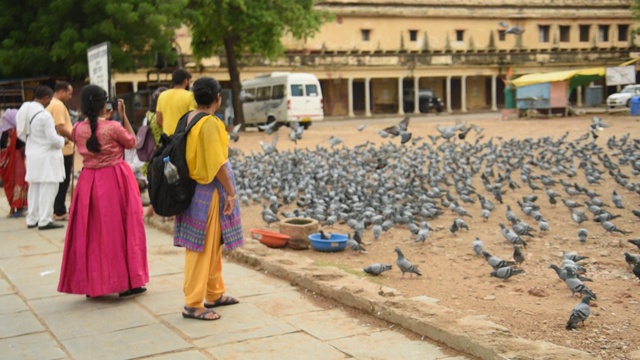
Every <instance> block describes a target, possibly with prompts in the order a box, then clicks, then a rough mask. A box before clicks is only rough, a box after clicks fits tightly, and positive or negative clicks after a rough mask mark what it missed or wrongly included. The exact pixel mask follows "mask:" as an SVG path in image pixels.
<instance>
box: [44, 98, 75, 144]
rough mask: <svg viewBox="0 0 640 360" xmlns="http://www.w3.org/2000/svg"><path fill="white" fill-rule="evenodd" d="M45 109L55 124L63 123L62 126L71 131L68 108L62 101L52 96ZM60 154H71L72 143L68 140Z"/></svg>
mask: <svg viewBox="0 0 640 360" xmlns="http://www.w3.org/2000/svg"><path fill="white" fill-rule="evenodd" d="M47 111H48V112H50V113H51V116H53V123H54V124H55V126H58V125H64V127H65V128H66V129H67V130H68V131H69V133H71V131H72V130H73V126H72V125H71V117H70V116H69V110H67V107H66V106H65V105H64V103H63V102H62V101H60V100H58V99H56V98H52V99H51V102H50V103H49V106H47ZM62 155H65V156H66V155H73V143H72V142H69V143H68V144H67V145H65V146H64V147H63V148H62Z"/></svg>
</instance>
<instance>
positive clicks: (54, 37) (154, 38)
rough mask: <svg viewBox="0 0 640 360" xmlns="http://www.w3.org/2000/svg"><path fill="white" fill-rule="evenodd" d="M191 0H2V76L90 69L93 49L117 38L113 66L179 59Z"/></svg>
mask: <svg viewBox="0 0 640 360" xmlns="http://www.w3.org/2000/svg"><path fill="white" fill-rule="evenodd" d="M187 2H188V0H30V1H2V6H1V8H2V11H0V34H2V39H1V40H0V64H2V66H0V76H1V77H29V76H40V75H49V76H64V77H67V76H68V77H71V78H83V77H85V76H87V74H88V67H87V49H88V48H89V47H91V46H93V45H97V44H99V43H102V42H104V41H109V42H111V58H112V64H111V66H112V69H113V70H114V71H121V72H125V71H132V70H135V69H138V68H141V67H149V66H151V65H154V64H155V59H156V54H159V55H162V56H163V57H164V58H165V59H169V60H171V59H175V56H176V54H175V53H174V52H173V51H172V46H171V44H172V41H173V38H174V37H175V30H176V28H177V27H178V26H180V24H181V20H180V19H181V14H182V10H183V9H184V7H185V6H186V5H187Z"/></svg>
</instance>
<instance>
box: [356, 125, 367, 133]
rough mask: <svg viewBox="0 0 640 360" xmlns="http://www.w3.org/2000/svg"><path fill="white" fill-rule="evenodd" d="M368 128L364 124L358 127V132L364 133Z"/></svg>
mask: <svg viewBox="0 0 640 360" xmlns="http://www.w3.org/2000/svg"><path fill="white" fill-rule="evenodd" d="M366 127H367V125H365V124H362V125H360V126H358V131H360V132H362V130H364V129H365V128H366Z"/></svg>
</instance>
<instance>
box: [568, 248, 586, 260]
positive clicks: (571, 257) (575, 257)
mask: <svg viewBox="0 0 640 360" xmlns="http://www.w3.org/2000/svg"><path fill="white" fill-rule="evenodd" d="M562 258H563V259H569V260H572V261H574V262H578V261H581V260H585V259H588V258H589V257H588V256H582V255H578V254H577V253H576V252H568V251H564V250H563V251H562Z"/></svg>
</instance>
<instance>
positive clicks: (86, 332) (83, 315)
mask: <svg viewBox="0 0 640 360" xmlns="http://www.w3.org/2000/svg"><path fill="white" fill-rule="evenodd" d="M129 300H131V299H127V300H125V301H129ZM87 302H90V300H87ZM42 319H43V320H44V322H45V323H46V324H47V326H48V327H49V328H50V329H51V331H52V332H53V334H54V335H55V337H56V338H58V339H60V340H66V339H71V338H77V337H84V336H91V335H99V334H103V333H110V332H113V331H116V330H123V329H129V328H134V327H138V326H143V325H149V324H153V323H155V320H154V318H153V317H152V316H150V315H148V314H147V313H146V312H144V311H141V309H138V308H137V306H129V304H124V303H119V304H117V305H113V306H110V307H103V308H92V309H83V310H80V311H70V312H56V313H52V314H46V315H42Z"/></svg>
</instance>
